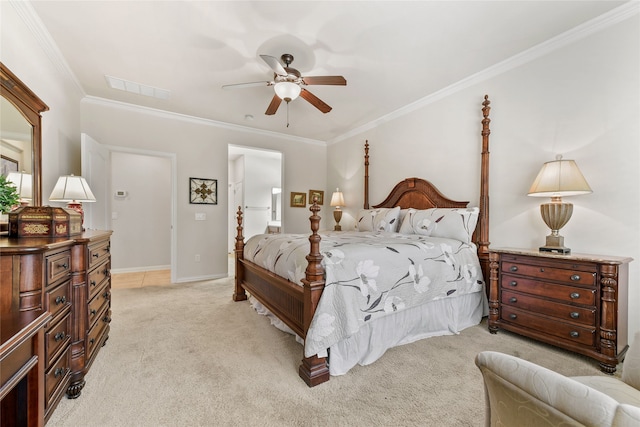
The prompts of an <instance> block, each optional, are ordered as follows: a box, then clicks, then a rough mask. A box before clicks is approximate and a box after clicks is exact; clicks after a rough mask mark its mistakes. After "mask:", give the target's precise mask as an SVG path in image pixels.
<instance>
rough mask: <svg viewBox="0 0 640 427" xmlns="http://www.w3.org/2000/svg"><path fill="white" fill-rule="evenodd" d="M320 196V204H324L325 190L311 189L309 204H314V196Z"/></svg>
mask: <svg viewBox="0 0 640 427" xmlns="http://www.w3.org/2000/svg"><path fill="white" fill-rule="evenodd" d="M314 197H317V198H318V204H319V205H324V191H320V190H309V204H310V205H312V204H313V198H314Z"/></svg>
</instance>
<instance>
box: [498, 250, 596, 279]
mask: <svg viewBox="0 0 640 427" xmlns="http://www.w3.org/2000/svg"><path fill="white" fill-rule="evenodd" d="M505 258H506V257H505ZM556 264H557V263H556ZM502 271H503V272H504V273H511V274H518V275H521V276H529V277H535V278H537V279H542V280H551V281H556V282H563V283H568V284H575V285H585V286H594V285H595V284H596V271H595V270H594V269H593V267H592V266H591V268H589V266H585V265H582V264H567V268H557V267H550V266H548V265H545V263H535V264H534V263H531V264H529V263H524V262H523V261H522V260H521V259H518V260H517V261H516V260H509V259H503V261H502Z"/></svg>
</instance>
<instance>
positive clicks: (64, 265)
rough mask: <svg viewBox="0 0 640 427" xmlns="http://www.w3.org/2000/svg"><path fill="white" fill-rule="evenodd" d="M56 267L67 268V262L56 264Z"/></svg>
mask: <svg viewBox="0 0 640 427" xmlns="http://www.w3.org/2000/svg"><path fill="white" fill-rule="evenodd" d="M58 267H60V268H63V269H65V270H66V269H67V268H69V264H67V263H66V262H63V263H62V264H58Z"/></svg>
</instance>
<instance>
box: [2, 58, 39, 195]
mask: <svg viewBox="0 0 640 427" xmlns="http://www.w3.org/2000/svg"><path fill="white" fill-rule="evenodd" d="M0 94H1V95H2V99H1V100H0V144H1V146H0V148H1V149H2V150H1V151H2V159H1V165H2V170H1V173H2V175H5V176H6V175H8V173H9V172H24V173H26V174H30V175H31V181H32V197H31V201H30V202H29V204H30V205H32V206H42V127H41V116H40V114H41V113H42V112H44V111H47V110H48V109H49V107H47V105H46V104H45V103H44V102H42V100H41V99H40V98H38V97H37V96H36V95H35V94H34V93H33V92H32V91H31V89H29V88H28V87H27V86H26V85H25V84H24V83H23V82H22V81H21V80H20V79H18V78H17V77H16V76H15V75H14V74H13V73H12V72H11V71H10V70H9V69H8V68H7V67H6V66H5V65H4V64H3V63H2V62H0Z"/></svg>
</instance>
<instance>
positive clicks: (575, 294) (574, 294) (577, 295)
mask: <svg viewBox="0 0 640 427" xmlns="http://www.w3.org/2000/svg"><path fill="white" fill-rule="evenodd" d="M569 296H570V297H571V299H578V298H580V294H579V293H577V292H571V295H569Z"/></svg>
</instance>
